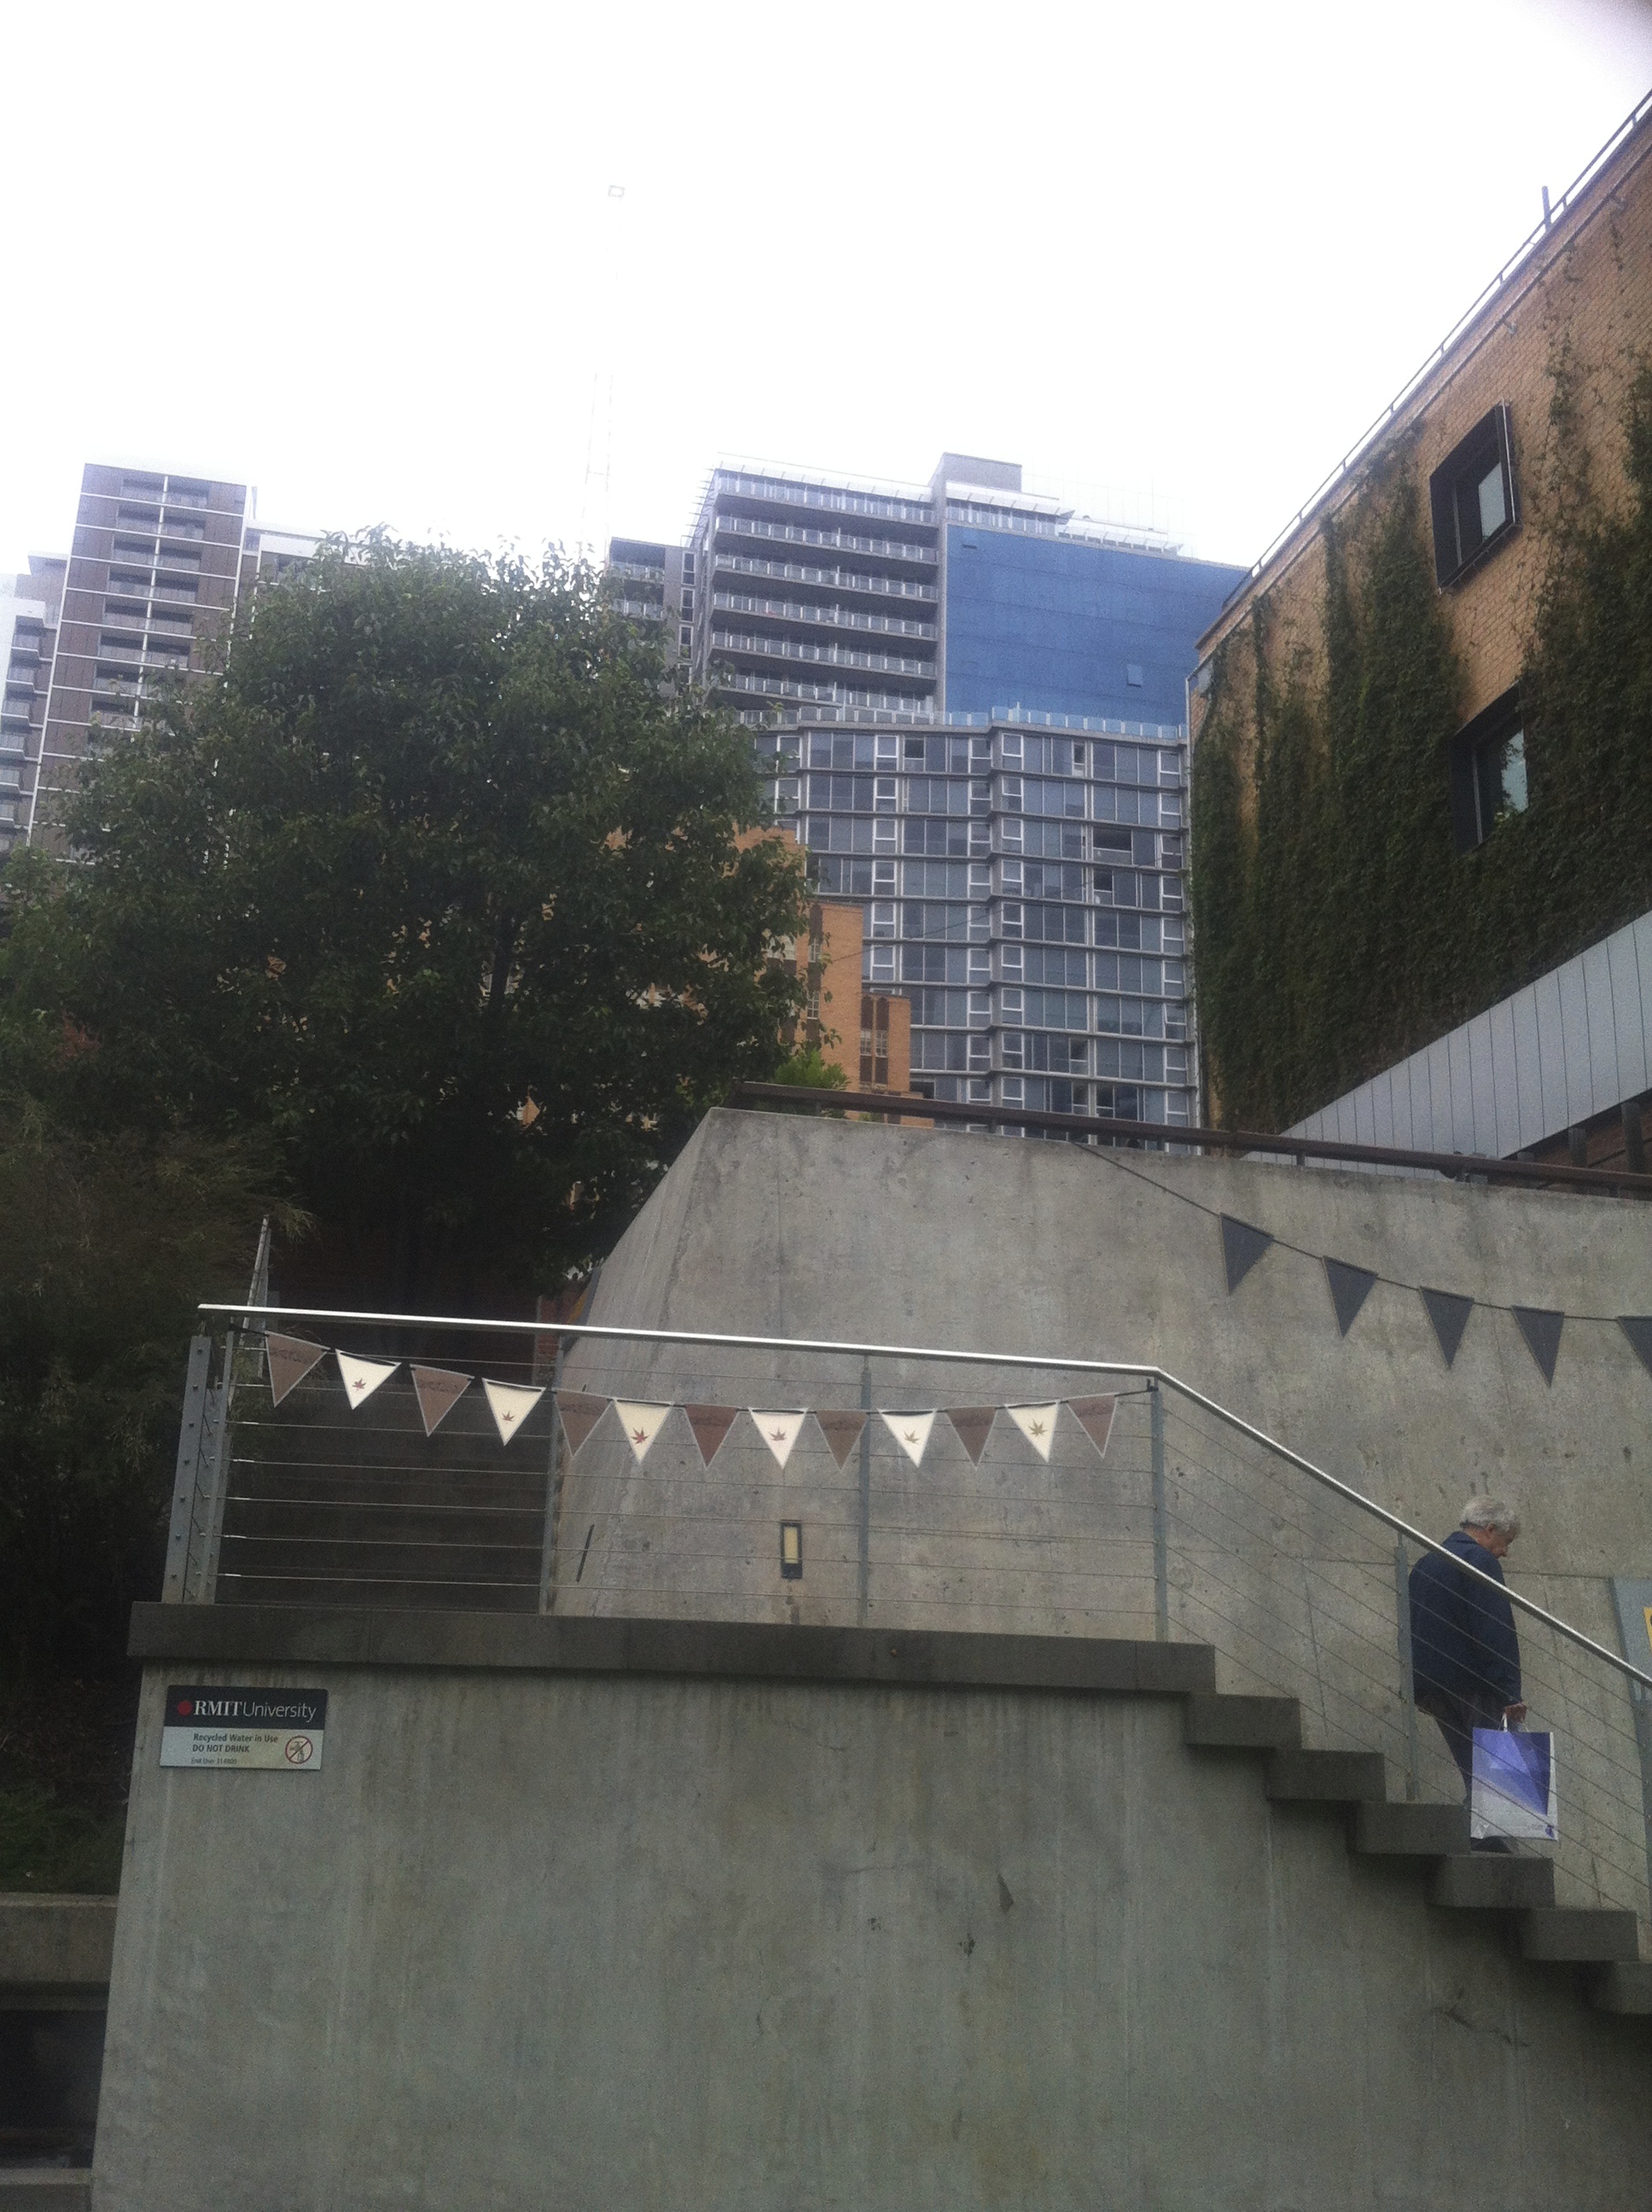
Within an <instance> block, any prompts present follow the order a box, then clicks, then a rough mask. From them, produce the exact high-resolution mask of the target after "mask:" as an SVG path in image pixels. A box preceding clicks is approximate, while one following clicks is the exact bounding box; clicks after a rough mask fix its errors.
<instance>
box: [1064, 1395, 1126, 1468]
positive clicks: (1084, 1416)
mask: <svg viewBox="0 0 1652 2212" xmlns="http://www.w3.org/2000/svg"><path fill="white" fill-rule="evenodd" d="M1118 1405H1119V1401H1118V1400H1117V1399H1116V1398H1069V1399H1068V1400H1067V1411H1068V1413H1071V1414H1072V1418H1073V1419H1074V1420H1075V1421H1077V1422H1078V1425H1079V1427H1080V1428H1081V1429H1082V1430H1083V1431H1084V1434H1085V1435H1086V1436H1087V1437H1089V1438H1090V1442H1091V1443H1093V1444H1094V1445H1095V1447H1096V1450H1097V1451H1098V1452H1100V1454H1101V1455H1102V1458H1103V1459H1105V1458H1106V1457H1107V1440H1108V1437H1109V1436H1110V1435H1111V1434H1112V1432H1113V1416H1114V1413H1116V1412H1117V1411H1118Z"/></svg>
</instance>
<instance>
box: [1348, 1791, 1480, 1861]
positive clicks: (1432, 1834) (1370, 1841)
mask: <svg viewBox="0 0 1652 2212" xmlns="http://www.w3.org/2000/svg"><path fill="white" fill-rule="evenodd" d="M1354 1849H1355V1850H1357V1851H1359V1852H1363V1853H1364V1854H1366V1855H1368V1856H1370V1857H1394V1858H1412V1859H1445V1858H1450V1857H1454V1856H1455V1855H1457V1854H1462V1855H1465V1856H1466V1855H1467V1850H1468V1811H1467V1807H1466V1806H1462V1805H1407V1804H1396V1805H1361V1806H1358V1807H1357V1808H1356V1809H1355V1813H1354Z"/></svg>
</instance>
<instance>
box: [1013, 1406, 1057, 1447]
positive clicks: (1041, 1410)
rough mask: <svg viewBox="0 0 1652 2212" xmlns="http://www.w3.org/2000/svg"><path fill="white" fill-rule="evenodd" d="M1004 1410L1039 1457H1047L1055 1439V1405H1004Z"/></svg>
mask: <svg viewBox="0 0 1652 2212" xmlns="http://www.w3.org/2000/svg"><path fill="white" fill-rule="evenodd" d="M1004 1410H1005V1413H1007V1414H1008V1415H1009V1417H1010V1419H1011V1420H1012V1421H1013V1422H1014V1423H1015V1425H1016V1426H1017V1428H1018V1429H1019V1430H1020V1431H1021V1433H1022V1435H1023V1437H1025V1438H1026V1439H1027V1442H1028V1443H1029V1444H1030V1445H1031V1446H1032V1448H1033V1449H1034V1450H1035V1451H1036V1453H1037V1454H1038V1456H1039V1458H1040V1459H1048V1457H1049V1455H1050V1446H1051V1445H1052V1444H1053V1443H1054V1441H1055V1415H1056V1407H1055V1406H1054V1405H1049V1406H1006V1407H1005V1408H1004Z"/></svg>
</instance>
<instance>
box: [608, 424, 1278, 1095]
mask: <svg viewBox="0 0 1652 2212" xmlns="http://www.w3.org/2000/svg"><path fill="white" fill-rule="evenodd" d="M620 543H621V541H616V548H615V558H616V562H618V561H619V560H620V559H621V558H622V557H623V556H621V554H620V550H619V548H620ZM627 550H632V549H631V548H630V547H629V544H628V546H627ZM659 550H660V551H661V552H663V550H664V549H659ZM683 557H684V560H685V562H686V569H685V571H684V572H683V574H684V575H685V580H684V581H683V584H682V585H681V586H680V592H681V596H680V599H677V600H675V601H674V602H673V604H672V605H671V606H670V607H669V608H665V609H662V618H669V619H670V620H671V623H672V629H673V631H674V635H675V639H676V642H677V649H678V651H679V652H680V653H681V655H682V656H683V659H686V660H687V661H688V663H689V666H690V667H691V669H692V672H693V674H694V676H695V679H696V680H697V681H699V682H701V684H705V685H706V686H707V687H708V689H709V690H712V691H713V692H714V694H715V695H716V696H718V697H720V699H721V700H722V701H723V702H724V703H725V704H726V706H727V707H728V708H730V709H731V711H732V712H733V713H734V714H737V715H738V716H739V717H740V719H741V720H744V721H745V722H747V723H748V724H750V726H751V728H752V732H753V740H754V743H755V744H756V747H757V749H758V752H759V755H760V757H762V759H763V760H764V761H765V762H766V763H768V764H769V765H770V767H771V769H772V774H773V783H772V790H773V794H774V805H775V808H776V811H777V812H778V813H779V815H780V817H781V818H782V819H783V820H786V821H788V822H791V823H793V824H794V826H795V828H796V829H797V833H798V836H799V840H800V841H801V842H803V843H804V844H805V846H806V847H807V848H808V851H809V854H810V856H811V873H812V874H813V875H814V876H815V877H816V878H817V882H818V884H819V888H820V890H821V891H822V892H823V894H829V895H835V896H840V897H848V898H853V899H856V900H858V901H860V902H863V905H864V910H865V956H864V957H865V982H866V984H867V986H868V987H870V988H871V989H872V990H874V991H890V992H898V993H900V994H902V995H903V996H905V997H906V998H908V1000H910V1001H911V1005H912V1080H913V1085H914V1089H921V1090H923V1091H926V1092H927V1093H928V1095H930V1096H932V1097H938V1098H951V1099H954V1100H957V1101H960V1102H964V1103H979V1104H980V1105H981V1108H982V1118H983V1120H984V1121H987V1120H990V1117H991V1109H992V1107H993V1104H994V1103H998V1104H1000V1105H1005V1106H1027V1107H1043V1108H1048V1109H1051V1110H1053V1111H1055V1112H1063V1113H1077V1114H1088V1115H1096V1116H1098V1117H1102V1118H1107V1117H1116V1118H1119V1119H1122V1120H1130V1121H1136V1120H1140V1121H1157V1122H1161V1123H1163V1124H1164V1125H1165V1126H1166V1127H1167V1128H1169V1127H1173V1126H1175V1125H1176V1124H1181V1125H1184V1126H1185V1125H1186V1124H1187V1122H1188V1121H1192V1120H1193V1119H1194V1118H1195V1116H1194V1114H1193V1101H1194V1097H1195V1095H1196V1080H1197V1077H1196V1071H1195V1069H1194V1067H1193V1062H1192V1046H1191V1043H1190V1040H1189V1036H1188V1012H1187V940H1186V923H1185V919H1184V907H1185V897H1184V872H1185V864H1186V848H1185V836H1186V829H1185V820H1184V808H1185V804H1186V788H1187V732H1186V727H1185V703H1186V692H1185V685H1186V681H1187V677H1188V675H1189V674H1190V673H1191V671H1192V670H1193V665H1194V658H1195V655H1194V644H1195V641H1196V640H1197V638H1198V637H1199V635H1200V633H1201V631H1203V630H1204V629H1206V628H1207V627H1208V626H1209V624H1210V623H1211V622H1212V620H1213V619H1214V618H1215V616H1216V614H1217V612H1218V610H1219V609H1220V607H1221V605H1222V602H1223V600H1224V599H1225V597H1226V596H1227V594H1228V593H1229V592H1230V591H1231V590H1232V589H1233V588H1234V586H1236V584H1237V583H1238V582H1239V581H1240V580H1241V579H1242V575H1243V574H1244V571H1242V569H1238V568H1225V567H1221V566H1218V564H1216V563H1213V562H1203V561H1193V560H1188V559H1186V558H1184V557H1183V556H1181V554H1180V553H1179V552H1178V551H1177V550H1176V549H1175V546H1174V545H1172V544H1170V543H1169V540H1168V539H1166V538H1163V537H1162V536H1159V535H1158V534H1157V533H1154V532H1146V531H1129V530H1124V529H1121V528H1116V527H1114V526H1110V525H1108V524H1106V523H1102V522H1096V521H1091V520H1087V519H1085V518H1083V517H1080V516H1078V515H1076V514H1075V513H1073V511H1072V508H1071V507H1068V506H1066V505H1065V504H1064V503H1063V502H1061V501H1059V500H1055V499H1053V498H1048V497H1042V496H1040V495H1036V494H1032V493H1029V492H1027V491H1024V490H1023V488H1022V482H1021V471H1020V469H1019V468H1018V467H1017V465H1014V464H1012V463H1007V462H996V461H986V460H981V459H973V458H970V457H968V456H964V455H960V454H951V453H949V454H944V455H943V457H942V459H941V462H940V465H939V466H938V469H937V471H936V473H935V477H934V478H933V480H932V482H931V483H930V484H929V485H928V486H927V487H926V488H920V487H914V486H899V485H880V484H872V483H860V482H857V481H855V480H853V479H850V478H847V477H837V478H828V477H817V476H811V475H809V474H806V473H805V472H802V471H793V470H789V469H783V468H776V467H772V466H769V465H764V466H763V467H762V468H760V469H759V468H750V467H746V468H733V467H731V468H720V469H717V470H714V471H713V472H712V475H711V477H710V478H709V480H708V484H707V487H706V491H705V494H704V496H703V498H702V500H701V507H700V511H699V513H698V515H697V517H696V519H695V525H694V527H693V530H692V531H691V532H690V533H689V538H688V540H687V544H686V548H685V551H684V556H683Z"/></svg>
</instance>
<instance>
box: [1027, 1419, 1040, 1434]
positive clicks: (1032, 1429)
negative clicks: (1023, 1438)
mask: <svg viewBox="0 0 1652 2212" xmlns="http://www.w3.org/2000/svg"><path fill="white" fill-rule="evenodd" d="M1043 1433H1044V1424H1043V1423H1042V1421H1029V1422H1028V1424H1027V1434H1028V1435H1029V1437H1042V1435H1043Z"/></svg>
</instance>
